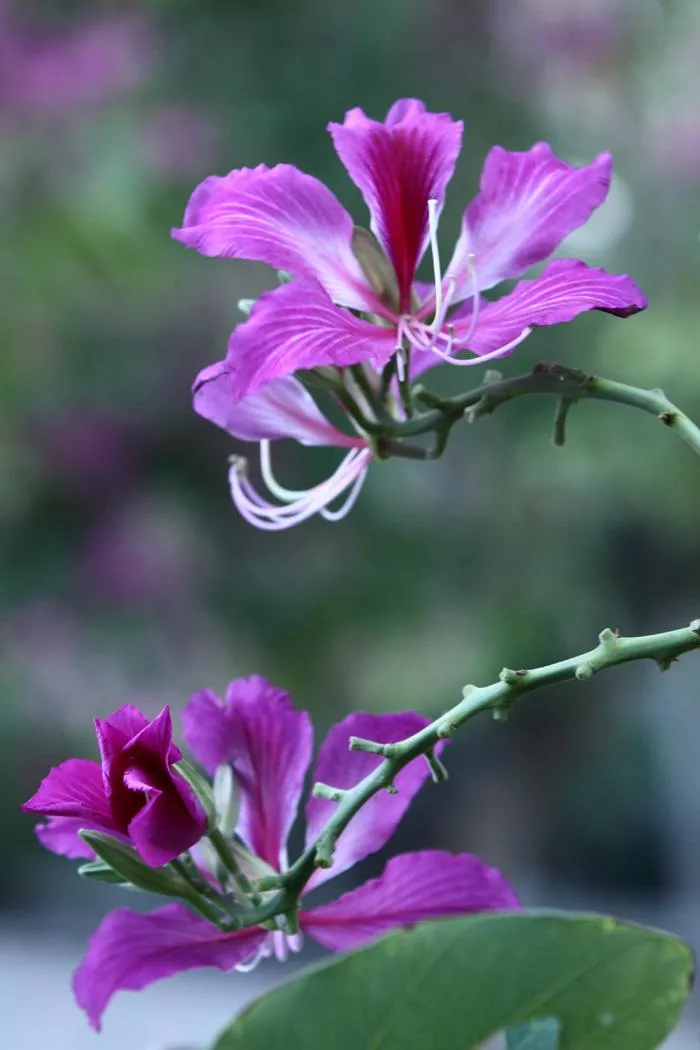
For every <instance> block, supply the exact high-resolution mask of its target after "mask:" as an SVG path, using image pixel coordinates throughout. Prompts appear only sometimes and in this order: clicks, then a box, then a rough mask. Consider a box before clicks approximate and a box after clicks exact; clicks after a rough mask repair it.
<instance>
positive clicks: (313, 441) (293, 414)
mask: <svg viewBox="0 0 700 1050" xmlns="http://www.w3.org/2000/svg"><path fill="white" fill-rule="evenodd" d="M231 387H232V378H231V373H230V372H229V370H228V368H227V367H226V365H225V363H221V364H216V365H212V366H211V367H210V368H207V369H205V370H204V371H203V372H201V373H200V375H199V377H198V378H197V381H196V383H195V387H194V407H195V410H196V411H197V412H198V413H199V414H200V415H201V416H204V418H205V419H209V420H211V421H212V423H216V424H217V425H218V426H220V427H223V429H224V430H227V431H228V432H229V434H232V435H233V436H234V437H237V438H240V439H241V440H242V441H254V442H259V443H260V463H261V468H262V474H263V480H264V482H265V484H266V485H267V487H268V489H269V490H270V492H271V493H272V495H273V496H275V497H276V498H277V499H278V500H281V501H282V502H281V503H280V504H276V503H271V502H270V501H269V500H267V499H265V498H264V497H262V496H261V495H260V494H259V493H258V492H256V490H255V488H254V487H253V485H252V483H251V481H250V479H249V478H248V475H247V464H246V460H245V459H244V458H243V457H236V458H234V460H233V462H232V466H231V470H230V472H229V480H230V484H231V495H232V497H233V501H234V503H235V504H236V506H237V507H238V510H239V511H240V513H241V514H242V516H243V517H244V518H245V519H246V521H248V522H250V524H251V525H256V526H257V527H258V528H260V529H267V530H271V531H278V530H280V529H287V528H290V527H291V526H292V525H297V524H298V523H299V522H302V521H306V519H307V518H310V517H312V516H313V515H314V514H320V515H321V516H322V517H323V518H325V519H326V521H338V520H339V519H340V518H342V517H344V516H345V515H346V514H347V513H348V511H349V510H350V508H351V507H352V505H353V504H354V502H355V500H356V499H357V497H358V496H359V494H360V489H361V488H362V483H363V481H364V479H365V475H366V473H367V468H368V466H369V464H370V462H371V460H372V455H373V454H372V450H371V448H370V446H369V443H368V442H367V440H366V439H365V438H362V437H357V436H355V437H351V436H350V435H348V434H344V433H343V432H342V431H340V430H338V429H337V428H336V427H334V426H333V424H332V423H329V422H328V420H327V419H326V418H325V417H324V416H323V415H322V414H321V412H320V411H319V409H318V408H317V406H316V403H315V402H314V400H313V398H312V397H311V395H310V394H309V393H308V392H307V390H306V389H305V388H304V387H303V386H302V385H301V383H300V382H299V381H298V380H297V379H294V378H293V377H292V376H285V377H283V378H282V379H273V380H271V381H270V382H269V383H267V384H266V385H265V386H264V387H263V388H262V389H261V390H259V391H258V392H257V393H255V394H251V395H249V396H248V397H245V398H243V400H242V401H238V400H237V399H236V397H235V396H233V395H232V393H231ZM278 438H295V439H296V440H297V441H299V442H300V443H301V444H302V445H334V446H337V447H338V448H344V449H348V450H349V451H348V452H347V454H346V455H345V458H344V459H343V461H342V462H341V464H340V466H339V467H338V468H337V470H336V471H335V472H334V474H332V476H331V477H330V478H328V479H327V480H326V481H324V482H322V483H321V484H320V485H316V486H315V487H314V488H311V489H308V490H306V491H298V490H295V489H288V488H284V487H283V486H282V485H280V484H279V483H278V482H277V480H276V479H275V476H274V474H273V472H272V464H271V461H270V442H271V441H274V440H276V439H278ZM348 489H349V492H348V495H347V497H346V498H345V500H344V501H343V503H342V504H341V505H340V506H339V507H336V508H335V509H334V510H331V509H330V506H331V504H333V503H334V502H335V501H336V500H337V499H338V497H340V496H342V495H343V493H345V492H347V490H348Z"/></svg>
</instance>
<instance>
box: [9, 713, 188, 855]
mask: <svg viewBox="0 0 700 1050" xmlns="http://www.w3.org/2000/svg"><path fill="white" fill-rule="evenodd" d="M95 729H96V731H97V742H98V744H99V748H100V755H101V759H102V762H101V764H100V763H98V762H91V761H89V760H87V759H83V758H71V759H69V760H68V761H67V762H63V763H62V764H61V765H60V766H56V767H55V768H54V769H52V770H51V772H50V773H49V775H48V776H47V777H45V779H44V780H43V781H42V783H41V785H40V787H39V790H38V791H37V793H36V794H35V795H34V796H33V797H32V798H30V799H29V801H28V802H25V804H24V806H23V807H22V808H23V809H24V810H26V811H27V812H29V813H41V814H42V815H43V816H45V817H48V818H49V819H48V821H47V823H46V824H40V825H38V826H37V829H36V832H37V835H38V837H39V839H40V841H41V843H42V845H44V846H46V848H47V849H50V850H52V851H53V852H54V853H60V854H63V855H64V856H67V857H93V856H94V854H93V851H92V850H91V849H90V847H89V846H88V845H87V844H86V843H85V842H83V840H82V839H81V838H80V836H79V834H78V832H79V831H80V830H83V829H85V830H95V831H102V832H106V833H107V834H108V835H112V836H113V837H115V838H118V839H121V840H122V841H123V842H127V843H129V844H130V845H132V846H133V847H134V848H135V849H136V850H137V851H138V853H139V854H140V856H141V858H142V860H143V861H144V862H145V863H146V864H148V865H150V866H151V867H153V868H157V867H160V866H161V865H163V864H167V863H168V862H169V861H171V860H174V859H175V858H176V857H178V856H179V855H180V854H181V853H183V852H184V851H185V850H187V849H189V847H190V846H193V845H194V844H195V843H196V842H199V840H200V839H201V838H202V836H203V835H204V834H205V832H206V824H207V821H206V815H205V813H204V810H203V809H202V807H201V805H200V804H199V802H198V801H197V799H196V798H195V796H194V794H193V792H192V790H191V788H190V787H189V785H188V784H187V782H186V781H185V780H184V779H183V778H182V777H181V776H180V775H179V774H178V773H177V772H176V771H175V770H174V769H173V763H175V762H178V761H179V760H180V759H181V758H182V754H181V753H180V751H179V749H178V748H177V747H175V745H174V744H173V742H172V723H171V719H170V710H169V709H168V707H164V708H163V710H162V711H161V713H160V714H159V715H158V716H157V718H154V720H153V721H152V722H149V721H148V719H147V718H146V716H145V715H143V714H142V713H141V712H140V711H138V710H137V709H136V708H135V707H131V706H130V705H128V704H127V705H126V706H125V707H121V708H120V709H119V710H118V711H115V712H114V714H113V715H110V716H109V718H105V719H101V718H96V719H95Z"/></svg>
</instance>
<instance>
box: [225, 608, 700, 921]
mask: <svg viewBox="0 0 700 1050" xmlns="http://www.w3.org/2000/svg"><path fill="white" fill-rule="evenodd" d="M694 649H700V620H693V622H692V623H691V624H690V626H688V627H682V628H680V629H679V630H676V631H666V632H664V633H662V634H649V635H642V636H639V637H636V638H621V637H619V636H618V635H617V634H616V633H615V632H613V631H611V630H609V629H606V630H604V631H602V632H601V634H600V636H599V643H598V645H597V646H595V648H593V649H590V650H589V651H588V652H585V653H581V654H579V655H578V656H572V657H569V658H568V659H566V660H559V661H558V662H557V663H553V664H547V665H546V666H544V667H536V668H527V669H522V670H517V671H513V670H510V669H508V668H504V669H503V670H502V671H501V673H500V675H499V677H498V680H497V681H496V682H493V683H492V684H491V685H486V686H474V685H468V686H465V688H464V691H463V696H462V700H461V701H460V702H459V703H458V704H456V705H455V706H454V707H452V708H450V710H449V711H446V712H445V714H443V715H441V716H440V717H439V718H437V719H436V720H435V721H434V722H432V723H431V724H430V725H429V726H426V727H425V729H422V730H420V732H418V733H415V734H414V735H413V736H410V737H407V738H406V739H405V740H401V741H398V742H397V743H393V744H391V745H389V746H390V748H391V750H390V751H388V757H385V758H384V760H383V761H382V762H381V763H380V764H379V765H378V766H377V768H376V769H374V770H373V771H372V772H371V773H369V774H368V776H366V777H365V778H364V780H361V781H360V783H359V784H357V785H356V786H355V787H354V788H350V789H346V790H344V791H343V792H342V794H341V796H340V801H339V802H338V805H337V807H336V809H335V811H334V812H333V814H332V816H331V817H330V819H329V820H328V822H327V823H326V825H325V827H324V828H323V829H322V831H321V832H320V834H319V835H318V837H317V839H316V841H315V842H314V843H312V844H311V845H310V846H309V847H308V849H306V850H305V852H304V853H303V854H302V855H301V856H300V857H299V858H298V860H296V861H295V863H294V864H292V866H291V867H290V868H289V870H288V871H287V872H285V873H284V875H283V876H281V878H282V879H283V880H284V887H283V888H282V889H281V890H280V892H279V893H278V894H276V895H275V897H273V898H271V899H270V900H269V901H267V902H266V903H264V904H262V905H260V906H258V907H257V908H252V909H250V910H249V911H246V912H242V913H241V914H240V915H239V916H237V917H236V919H235V920H233V921H232V923H231V924H230V925H229V928H230V929H240V928H242V927H245V926H254V925H257V924H259V923H261V922H265V921H268V920H269V919H271V918H273V917H274V916H275V915H279V914H282V913H283V912H287V911H289V909H290V908H291V907H294V905H295V904H296V903H298V900H299V898H300V896H301V894H302V892H303V890H304V887H305V885H306V883H307V882H308V880H309V878H310V877H311V875H312V874H313V872H314V869H315V868H316V867H319V866H321V867H328V866H330V864H331V863H332V860H333V847H334V845H335V843H336V841H337V839H338V836H339V835H340V834H341V833H342V832H343V831H344V829H345V828H346V827H347V826H348V824H349V823H350V821H351V820H352V818H353V817H354V816H355V814H356V813H358V812H359V810H361V809H362V807H363V806H364V805H366V804H367V802H369V800H370V799H371V798H373V797H374V795H376V794H378V792H380V791H391V790H395V789H394V788H393V784H394V778H395V777H396V775H397V773H399V772H400V770H402V769H403V768H404V766H406V765H408V763H409V762H412V761H413V759H415V758H418V756H419V755H425V756H426V757H427V758H428V761H429V763H430V764H431V771H432V772H433V775H434V776H435V777H436V778H439V779H444V772H445V771H444V767H443V766H442V763H440V765H439V767H438V765H437V763H436V762H435V753H434V752H435V748H436V746H437V745H438V744H439V743H440V741H441V740H443V739H444V738H446V737H449V736H451V735H452V734H453V733H454V732H455V731H456V730H457V729H458V728H459V727H460V726H461V725H463V724H464V723H465V722H467V721H469V719H470V718H474V716H475V715H477V714H479V713H480V712H482V711H487V710H491V711H492V712H493V713H494V715H495V716H496V717H498V716H501V717H502V714H503V712H504V711H507V710H508V709H509V708H510V707H511V706H512V705H513V703H515V701H516V700H519V699H520V697H522V696H525V695H526V694H527V693H532V692H535V691H536V690H538V689H542V688H544V687H545V686H548V685H553V684H555V683H556V682H563V681H567V680H569V679H573V680H578V681H581V682H583V681H586V680H587V679H589V678H590V677H591V676H592V675H593V674H595V673H596V672H598V671H603V670H605V669H607V668H608V667H615V666H616V665H617V664H624V663H629V662H631V661H633V660H655V661H656V663H658V665H659V667H660V668H661V670H666V669H667V668H668V667H669V666H670V665H671V664H672V663H673V661H674V660H676V659H677V658H678V657H679V656H681V655H682V654H683V653H687V652H690V651H691V650H694ZM351 746H352V748H353V749H355V750H362V751H370V752H376V753H377V754H384V755H387V750H388V749H387V745H384V744H379V743H377V742H374V741H370V740H361V739H357V738H352V741H351ZM431 757H432V762H431ZM330 790H332V788H331V789H330Z"/></svg>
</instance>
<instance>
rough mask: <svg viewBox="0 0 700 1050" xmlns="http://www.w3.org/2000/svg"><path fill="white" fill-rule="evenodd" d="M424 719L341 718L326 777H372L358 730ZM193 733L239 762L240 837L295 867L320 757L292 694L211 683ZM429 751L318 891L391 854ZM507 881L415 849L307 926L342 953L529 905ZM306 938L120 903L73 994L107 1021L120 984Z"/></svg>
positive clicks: (244, 683) (269, 860)
mask: <svg viewBox="0 0 700 1050" xmlns="http://www.w3.org/2000/svg"><path fill="white" fill-rule="evenodd" d="M425 724H426V721H425V719H423V718H421V717H420V716H419V715H417V714H414V713H413V712H410V711H409V712H402V713H399V714H384V715H370V714H364V713H355V714H352V715H350V716H349V717H348V718H346V719H345V720H344V721H343V722H341V723H339V724H338V725H335V726H333V728H332V729H331V730H330V732H329V734H328V736H327V738H326V740H325V741H324V743H323V745H322V746H321V749H320V752H319V755H318V758H317V761H316V765H315V768H314V771H313V779H314V780H327V781H328V782H330V783H331V784H332V785H333V786H335V787H340V788H348V787H352V786H354V785H355V784H357V783H358V782H359V781H360V780H361V779H362V777H364V776H365V775H366V774H367V773H368V772H370V771H371V770H372V769H373V768H374V767H375V765H376V764H377V762H379V761H380V759H379V758H378V756H376V755H372V754H367V753H366V752H358V751H353V752H351V751H349V750H348V740H349V737H350V736H351V735H355V734H360V735H362V736H366V737H371V738H372V739H374V740H378V741H380V742H383V743H389V742H393V741H396V740H399V739H402V738H404V737H406V736H408V735H410V734H412V733H415V732H417V731H418V730H420V729H422V728H423V726H424V725H425ZM184 726H185V736H186V738H187V742H188V744H189V745H190V747H191V748H192V751H193V752H194V754H195V755H196V756H197V758H198V759H199V761H200V762H201V763H202V765H203V766H204V767H205V768H206V769H207V770H208V771H209V772H210V773H214V771H215V770H216V769H217V768H218V767H219V766H220V765H222V764H226V763H230V764H231V765H232V767H233V771H234V775H235V779H236V783H237V787H238V790H239V792H240V799H241V806H240V815H239V819H238V824H237V827H236V834H237V836H238V838H239V840H242V842H243V843H244V844H245V846H246V847H247V849H248V850H249V851H250V854H252V855H254V856H255V857H256V858H258V860H257V862H256V863H257V864H258V865H261V864H262V866H263V867H265V868H266V870H272V871H284V870H285V868H286V866H287V848H286V844H287V838H288V836H289V832H290V830H291V827H292V824H293V823H294V820H295V818H296V815H297V808H298V805H299V801H300V797H301V793H302V789H303V784H304V778H305V775H306V772H307V768H308V765H309V761H310V758H311V748H312V726H311V722H310V719H309V717H308V715H307V714H306V712H304V711H297V710H295V709H294V707H293V706H292V703H291V700H290V698H289V696H287V694H286V693H284V692H282V691H281V690H279V689H277V688H276V687H275V686H273V685H271V684H270V683H269V682H267V681H266V680H265V679H264V678H259V677H253V678H248V679H239V680H238V681H235V682H233V683H232V684H231V685H230V686H229V689H228V692H227V694H226V699H225V701H221V700H219V699H218V698H217V697H216V696H215V695H214V694H213V693H211V692H209V691H208V690H203V691H202V692H200V693H197V694H196V695H195V696H194V697H193V698H192V700H191V701H190V703H189V705H188V707H187V709H186V711H185V713H184ZM427 772H428V770H427V765H426V764H425V762H424V761H423V759H422V758H421V759H416V760H415V761H414V762H411V763H410V764H409V765H408V766H406V767H405V768H404V769H403V770H402V771H401V772H400V773H399V774H398V776H397V777H396V788H397V789H398V794H394V795H390V794H382V795H381V796H379V795H377V796H375V797H374V798H373V799H372V800H371V801H370V802H369V803H368V804H367V805H366V806H365V807H364V808H363V809H362V810H361V811H360V812H359V813H358V814H357V815H356V816H355V817H354V818H353V819H352V821H351V822H350V824H349V825H348V826H347V828H346V829H345V831H344V832H343V833H342V835H340V837H339V839H338V841H337V845H336V849H335V854H334V859H333V865H332V867H331V868H329V869H325V870H324V869H317V870H316V872H315V874H314V875H313V876H312V878H311V879H310V880H309V882H308V884H307V886H306V891H307V892H308V891H311V890H312V889H314V888H315V887H317V886H319V885H320V884H321V883H322V882H324V881H326V880H327V879H329V878H332V877H333V876H335V875H338V874H340V873H341V872H343V871H346V870H347V869H348V868H350V867H352V866H353V865H354V864H356V863H357V862H358V861H360V860H362V859H363V858H364V857H366V856H368V855H369V854H370V853H374V852H375V851H376V850H378V849H380V848H381V847H382V846H383V845H384V844H385V843H386V842H387V840H388V839H389V837H390V836H391V834H392V832H393V831H394V828H395V827H396V825H397V824H398V822H399V821H400V819H401V817H402V816H403V814H404V813H405V812H406V810H407V809H408V807H409V805H410V804H411V801H412V799H413V797H414V795H415V794H416V792H417V791H418V789H419V788H420V787H421V785H422V783H423V781H424V780H425V778H426V775H427ZM334 805H335V804H334V803H333V802H330V801H327V800H325V799H317V798H313V797H312V798H309V800H308V801H307V803H306V822H307V827H306V843H307V845H311V844H313V842H314V841H315V839H316V837H317V836H318V834H319V832H320V831H321V829H322V827H323V826H324V824H325V822H326V821H327V819H328V816H329V814H330V813H331V812H332V811H333V808H334ZM517 906H518V903H517V899H516V897H515V894H514V892H513V890H512V889H511V888H510V886H509V885H508V884H507V882H506V881H505V879H504V878H503V877H502V876H501V875H500V874H499V873H498V872H497V871H495V870H494V869H492V868H489V867H487V866H486V865H485V864H484V863H483V862H482V861H481V860H479V859H478V858H477V857H474V856H471V855H469V854H461V855H457V856H455V855H452V854H449V853H444V852H441V851H426V852H419V853H406V854H402V855H400V856H397V857H394V858H393V859H392V860H390V861H389V863H388V864H387V866H386V868H385V869H384V872H383V874H382V875H380V877H379V878H377V879H371V880H370V881H368V882H366V883H364V885H362V886H360V887H359V888H358V889H355V890H351V891H350V892H349V893H345V894H343V896H341V897H339V898H338V899H337V900H335V901H333V902H332V903H330V904H325V905H320V906H317V907H312V908H310V909H308V910H306V909H305V910H303V911H302V912H301V913H300V916H299V923H300V928H301V929H302V930H303V931H304V932H306V933H308V934H309V935H310V936H311V937H312V938H313V939H314V940H316V941H318V942H319V943H320V944H322V945H324V946H325V947H327V948H330V949H332V950H334V951H345V950H348V949H351V948H356V947H359V946H361V945H364V944H366V943H367V942H369V941H371V940H373V939H374V938H376V937H378V936H380V935H381V934H383V933H385V932H387V931H388V930H391V929H393V928H394V927H397V926H403V925H409V924H412V923H415V922H420V921H421V920H425V919H430V918H437V917H440V916H447V915H456V914H462V913H465V912H474V911H482V910H487V909H507V908H516V907H517ZM300 947H301V937H300V935H299V934H296V935H292V936H290V935H287V934H285V933H284V932H282V930H274V931H270V930H268V929H263V928H260V927H253V928H248V929H243V930H239V931H236V932H232V933H229V932H224V931H222V930H220V929H218V928H217V927H215V926H213V925H211V924H210V923H208V922H206V920H203V919H200V918H198V917H197V916H195V915H193V914H192V913H191V912H189V911H188V910H187V909H186V908H185V907H184V906H182V905H181V904H167V905H165V907H162V908H158V909H157V910H156V911H154V912H152V913H151V914H149V915H140V914H136V913H135V912H132V911H129V910H128V909H119V910H117V911H115V912H113V913H112V914H111V915H109V916H107V918H106V919H105V920H104V922H103V923H102V925H101V926H100V927H99V929H98V930H97V932H96V933H95V934H94V936H93V938H92V941H91V944H90V948H89V950H88V953H87V956H86V957H85V959H84V960H83V962H82V964H81V966H80V967H79V969H78V970H77V972H76V974H75V980H74V990H75V994H76V998H77V1000H78V1003H79V1004H80V1005H81V1006H82V1007H83V1009H84V1010H86V1012H87V1014H88V1016H89V1018H90V1021H91V1023H92V1024H93V1026H94V1027H96V1028H97V1027H99V1024H100V1019H101V1016H102V1013H103V1011H104V1009H105V1007H106V1006H107V1003H108V1002H109V1000H110V998H111V997H112V995H113V994H114V993H115V992H116V991H118V990H119V989H127V988H131V989H139V988H144V987H145V986H146V985H148V984H150V983H152V982H153V981H157V980H159V979H161V978H163V977H168V976H170V975H172V974H175V973H178V972H180V971H181V970H188V969H193V968H195V967H200V966H215V967H217V968H218V969H220V970H224V971H228V970H231V969H233V968H238V969H249V968H250V967H251V965H254V964H255V962H257V961H258V960H260V959H261V958H263V957H266V956H270V955H273V954H274V955H275V956H276V957H277V958H279V959H280V960H283V959H285V958H286V956H287V953H288V951H290V950H291V951H298V950H299V948H300Z"/></svg>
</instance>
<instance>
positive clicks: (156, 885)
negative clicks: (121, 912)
mask: <svg viewBox="0 0 700 1050" xmlns="http://www.w3.org/2000/svg"><path fill="white" fill-rule="evenodd" d="M79 835H80V837H81V839H83V840H84V841H85V842H87V844H88V846H91V847H92V848H93V849H94V851H95V853H96V854H97V856H98V857H99V858H100V860H102V861H104V863H105V865H106V866H107V867H108V868H111V869H112V870H113V871H114V872H115V873H116V875H117V876H118V877H119V879H120V881H122V882H129V883H131V885H132V886H136V887H137V888H138V889H140V890H146V892H148V893H160V894H163V895H165V896H167V897H185V896H187V895H188V893H189V888H188V886H187V885H186V884H185V883H184V882H183V881H182V879H180V878H179V877H178V876H177V875H176V874H175V873H174V872H172V871H170V869H168V868H149V867H148V865H147V864H144V863H143V861H142V860H141V858H140V857H139V855H138V853H137V852H136V850H134V849H132V848H131V846H127V845H125V844H124V843H123V842H119V841H118V839H113V838H112V837H111V835H104V834H103V833H102V832H101V831H80V832H79Z"/></svg>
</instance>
